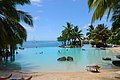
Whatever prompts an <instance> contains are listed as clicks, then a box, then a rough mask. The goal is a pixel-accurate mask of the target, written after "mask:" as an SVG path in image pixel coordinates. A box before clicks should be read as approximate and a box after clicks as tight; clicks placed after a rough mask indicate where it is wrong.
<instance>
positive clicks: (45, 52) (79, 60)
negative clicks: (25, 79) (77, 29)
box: [14, 45, 116, 72]
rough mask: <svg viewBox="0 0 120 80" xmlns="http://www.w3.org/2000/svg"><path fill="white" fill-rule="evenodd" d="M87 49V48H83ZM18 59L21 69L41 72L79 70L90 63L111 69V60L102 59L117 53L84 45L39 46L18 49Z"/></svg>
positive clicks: (113, 58)
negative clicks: (65, 59) (64, 46)
mask: <svg viewBox="0 0 120 80" xmlns="http://www.w3.org/2000/svg"><path fill="white" fill-rule="evenodd" d="M83 49H85V50H83ZM17 51H18V54H17V55H16V60H15V62H14V63H17V64H19V65H20V66H21V70H25V71H26V70H27V71H41V72H77V71H82V70H85V67H86V66H88V65H101V66H102V69H111V68H113V67H114V66H113V65H112V64H111V61H104V60H102V58H103V57H110V58H112V60H115V59H116V57H115V53H113V52H111V51H109V50H100V49H97V48H92V47H91V45H84V46H83V47H81V48H60V47H39V48H25V49H24V50H17ZM63 56H65V57H67V56H71V57H73V59H74V60H73V61H63V62H59V61H57V59H58V58H59V57H63Z"/></svg>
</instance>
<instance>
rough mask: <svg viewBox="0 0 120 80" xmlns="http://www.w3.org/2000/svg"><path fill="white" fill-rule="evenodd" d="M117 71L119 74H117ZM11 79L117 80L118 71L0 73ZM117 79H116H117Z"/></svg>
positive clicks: (119, 75) (118, 76)
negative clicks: (9, 76)
mask: <svg viewBox="0 0 120 80" xmlns="http://www.w3.org/2000/svg"><path fill="white" fill-rule="evenodd" d="M118 71H119V72H118ZM9 74H12V77H11V78H21V77H25V78H28V77H30V76H32V79H31V80H88V79H89V80H119V79H120V69H109V70H100V72H99V73H94V72H90V71H82V72H21V71H0V75H2V76H7V75H9ZM117 78H118V79H117Z"/></svg>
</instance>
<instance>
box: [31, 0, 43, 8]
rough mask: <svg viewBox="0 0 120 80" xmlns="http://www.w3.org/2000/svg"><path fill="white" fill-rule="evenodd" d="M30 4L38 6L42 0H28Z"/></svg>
mask: <svg viewBox="0 0 120 80" xmlns="http://www.w3.org/2000/svg"><path fill="white" fill-rule="evenodd" d="M30 1H31V3H32V5H35V6H38V7H42V5H41V4H40V3H42V0H30Z"/></svg>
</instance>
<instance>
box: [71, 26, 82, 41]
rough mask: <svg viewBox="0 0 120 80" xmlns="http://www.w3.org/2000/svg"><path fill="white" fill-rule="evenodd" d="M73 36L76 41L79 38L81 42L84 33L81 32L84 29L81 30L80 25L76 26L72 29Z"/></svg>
mask: <svg viewBox="0 0 120 80" xmlns="http://www.w3.org/2000/svg"><path fill="white" fill-rule="evenodd" d="M72 31H73V32H72V36H73V37H74V39H75V41H76V39H78V40H79V42H81V39H82V38H81V37H82V36H83V34H82V33H81V32H82V30H79V28H78V26H75V27H74V28H73V29H72Z"/></svg>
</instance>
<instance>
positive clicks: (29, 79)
mask: <svg viewBox="0 0 120 80" xmlns="http://www.w3.org/2000/svg"><path fill="white" fill-rule="evenodd" d="M31 78H32V76H30V77H29V78H27V79H25V78H23V77H22V78H20V79H15V78H13V79H10V80H31Z"/></svg>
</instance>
